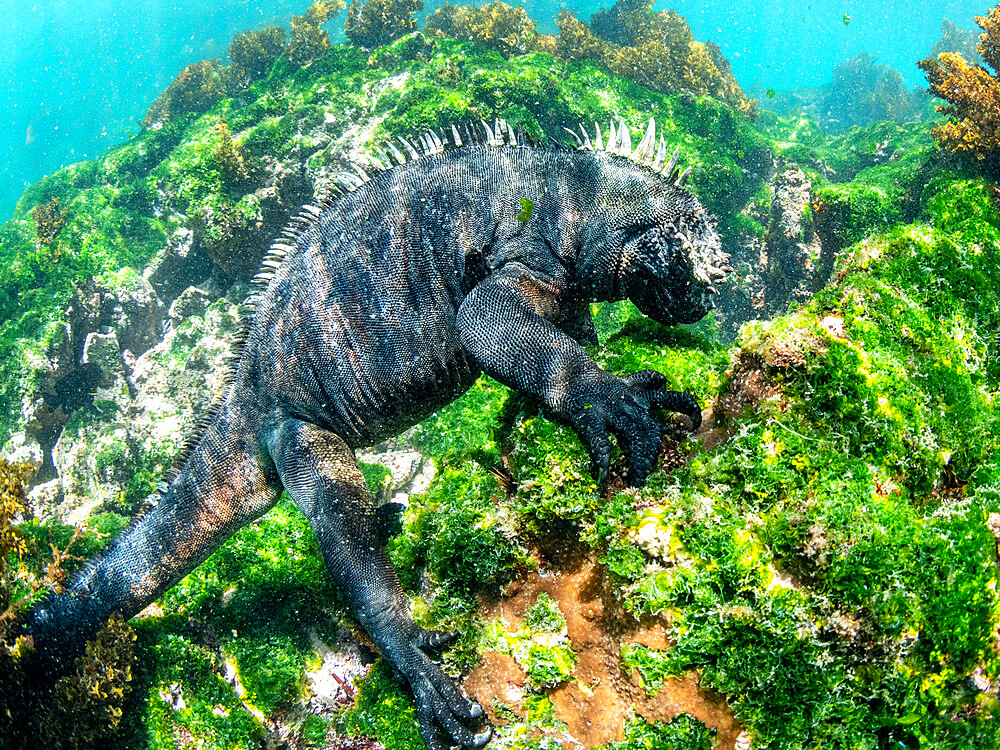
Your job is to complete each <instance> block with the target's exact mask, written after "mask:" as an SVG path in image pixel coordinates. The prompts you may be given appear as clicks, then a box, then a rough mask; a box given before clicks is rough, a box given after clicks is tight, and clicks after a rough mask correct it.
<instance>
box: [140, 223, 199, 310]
mask: <svg viewBox="0 0 1000 750" xmlns="http://www.w3.org/2000/svg"><path fill="white" fill-rule="evenodd" d="M211 273H212V261H211V260H210V259H209V257H208V256H207V255H206V254H205V248H204V246H203V245H202V243H200V242H199V241H198V240H197V239H196V238H195V236H194V232H192V231H191V230H190V229H188V228H187V227H178V228H177V229H176V230H175V231H174V233H173V234H171V235H170V237H169V238H168V239H167V244H166V245H164V246H163V249H162V250H161V251H160V252H158V253H157V254H156V257H155V258H153V260H152V262H150V264H149V265H148V266H146V268H145V270H144V271H143V276H145V277H146V279H147V280H148V281H149V283H150V284H151V285H152V287H153V289H154V290H155V291H156V294H157V296H158V297H159V298H160V299H161V300H163V302H164V303H166V304H169V303H170V301H171V300H173V299H174V298H175V297H177V295H178V294H180V293H181V292H182V291H184V290H185V289H187V288H188V287H190V286H193V285H195V284H200V283H201V282H203V281H204V280H205V279H207V278H208V277H209V275H210V274H211Z"/></svg>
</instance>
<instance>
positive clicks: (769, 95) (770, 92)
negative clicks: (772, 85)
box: [767, 89, 774, 99]
mask: <svg viewBox="0 0 1000 750" xmlns="http://www.w3.org/2000/svg"><path fill="white" fill-rule="evenodd" d="M767 98H768V99H773V98H774V89H768V90H767Z"/></svg>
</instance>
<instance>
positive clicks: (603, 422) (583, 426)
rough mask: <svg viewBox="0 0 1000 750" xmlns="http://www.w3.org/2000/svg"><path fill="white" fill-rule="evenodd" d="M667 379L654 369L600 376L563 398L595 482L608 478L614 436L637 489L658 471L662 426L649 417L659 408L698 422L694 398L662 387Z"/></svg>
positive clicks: (698, 416) (629, 478)
mask: <svg viewBox="0 0 1000 750" xmlns="http://www.w3.org/2000/svg"><path fill="white" fill-rule="evenodd" d="M666 384H667V378H666V376H665V375H663V374H662V373H659V372H657V371H656V370H640V371H639V372H635V373H632V374H631V375H629V376H628V377H625V378H619V377H616V376H614V375H607V374H604V377H602V378H600V379H597V380H596V381H595V380H591V381H590V382H587V383H584V384H583V385H581V386H578V387H577V388H576V389H575V390H576V392H575V393H571V394H570V395H569V396H568V397H567V400H566V407H565V409H564V415H565V416H566V417H567V418H568V420H569V422H570V423H571V424H572V426H573V428H574V429H575V430H576V431H577V433H578V434H579V435H580V438H581V439H582V440H583V442H584V444H585V445H586V446H587V449H588V450H589V451H590V457H591V460H592V461H593V462H594V466H595V468H596V469H597V476H598V482H599V483H603V482H604V480H605V479H606V478H607V475H608V471H609V469H610V464H611V442H610V440H609V439H608V434H609V433H610V434H613V435H615V436H617V437H618V438H619V440H620V441H622V442H624V443H625V444H626V445H627V447H628V462H629V472H628V476H627V477H626V479H627V481H628V483H629V484H631V485H641V484H643V483H644V482H645V481H646V477H648V476H649V474H650V472H652V471H653V469H654V468H655V467H656V457H657V455H658V454H659V451H660V441H661V440H662V438H663V425H661V424H660V423H659V422H658V421H657V420H656V418H655V417H654V416H653V412H654V411H655V410H658V409H665V410H668V411H676V412H680V413H681V414H685V415H687V416H688V417H690V418H691V421H692V423H693V424H694V429H698V427H699V426H700V424H701V410H700V408H699V407H698V402H697V401H696V400H695V398H694V396H692V395H691V394H689V393H684V392H681V391H670V390H666V389H664V386H665V385H666Z"/></svg>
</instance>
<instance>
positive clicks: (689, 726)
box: [605, 714, 715, 750]
mask: <svg viewBox="0 0 1000 750" xmlns="http://www.w3.org/2000/svg"><path fill="white" fill-rule="evenodd" d="M714 739H715V730H712V729H708V728H707V727H706V726H705V725H704V724H702V723H701V722H700V721H698V720H697V719H695V718H694V717H692V716H689V715H688V714H679V715H678V716H677V717H676V718H674V719H671V720H670V721H657V722H654V723H649V722H646V721H643V720H642V719H635V718H633V719H630V720H629V721H627V722H626V723H625V739H624V740H623V741H621V742H612V743H610V744H608V745H606V746H605V747H606V748H607V750H711V748H712V747H713V746H714Z"/></svg>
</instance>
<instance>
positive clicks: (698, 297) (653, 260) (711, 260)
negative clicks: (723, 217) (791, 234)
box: [577, 120, 732, 325]
mask: <svg viewBox="0 0 1000 750" xmlns="http://www.w3.org/2000/svg"><path fill="white" fill-rule="evenodd" d="M654 127H655V126H654V123H653V121H652V120H650V123H649V128H648V129H647V131H646V135H645V136H644V137H643V139H642V141H641V142H640V143H639V145H638V146H637V147H636V148H635V150H634V151H633V150H632V146H631V143H630V138H629V135H628V129H627V128H626V127H625V125H624V124H622V125H620V126H619V128H618V129H617V130H616V129H615V127H614V125H613V124H612V127H611V132H610V134H609V136H608V143H607V147H606V148H603V143H602V139H601V135H600V130H599V129H598V131H597V133H598V135H597V138H596V144H594V145H592V144H591V141H590V139H589V137H586V136H585V140H584V142H583V144H582V146H581V148H583V149H586V150H589V149H593V150H594V151H595V152H600V151H604V153H603V154H601V153H595V154H594V157H595V159H596V160H597V161H598V166H599V175H600V176H599V178H597V185H596V188H595V191H594V193H593V210H592V212H591V214H590V216H589V218H588V219H587V220H586V221H585V222H584V224H583V226H582V227H581V232H580V248H579V255H578V262H577V267H578V270H579V271H580V272H581V274H582V275H583V276H586V277H588V278H590V279H596V278H597V277H598V275H603V278H604V280H605V282H604V283H603V284H601V285H600V286H601V288H602V294H603V295H604V296H605V298H608V299H630V300H632V302H634V303H635V305H636V307H638V308H639V309H640V310H641V311H642V313H643V314H644V315H647V316H649V317H650V318H652V319H653V320H656V321H658V322H660V323H664V324H666V325H672V324H674V323H693V322H694V321H696V320H700V319H701V318H702V317H703V316H704V315H705V313H707V312H708V311H709V310H711V309H712V308H713V307H714V302H713V299H712V298H713V297H714V295H715V294H716V287H715V285H716V284H718V283H719V282H721V281H723V280H724V279H725V277H726V273H727V272H728V271H730V270H732V269H730V268H729V266H728V265H727V261H728V259H729V256H728V255H726V254H725V253H724V252H722V247H721V242H720V240H719V235H718V234H717V233H716V231H715V226H714V224H713V222H712V221H711V219H710V218H709V216H708V214H707V212H706V211H705V209H704V208H703V207H702V206H701V204H700V203H699V202H698V200H697V199H696V198H695V197H694V196H693V195H692V194H691V193H690V192H688V191H687V190H686V189H685V188H684V182H685V178H686V177H687V172H684V173H683V174H680V175H678V172H677V169H676V168H675V167H676V163H677V152H674V156H673V157H672V158H671V159H670V160H667V159H666V149H665V146H664V142H663V138H662V137H661V138H660V145H659V148H658V149H655V148H654V145H653V144H654V140H653V138H654ZM654 151H655V152H656V153H655V154H654ZM608 154H611V155H612V156H609V155H608ZM617 157H627V159H623V158H617ZM609 266H610V268H609ZM595 286H596V285H595Z"/></svg>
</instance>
